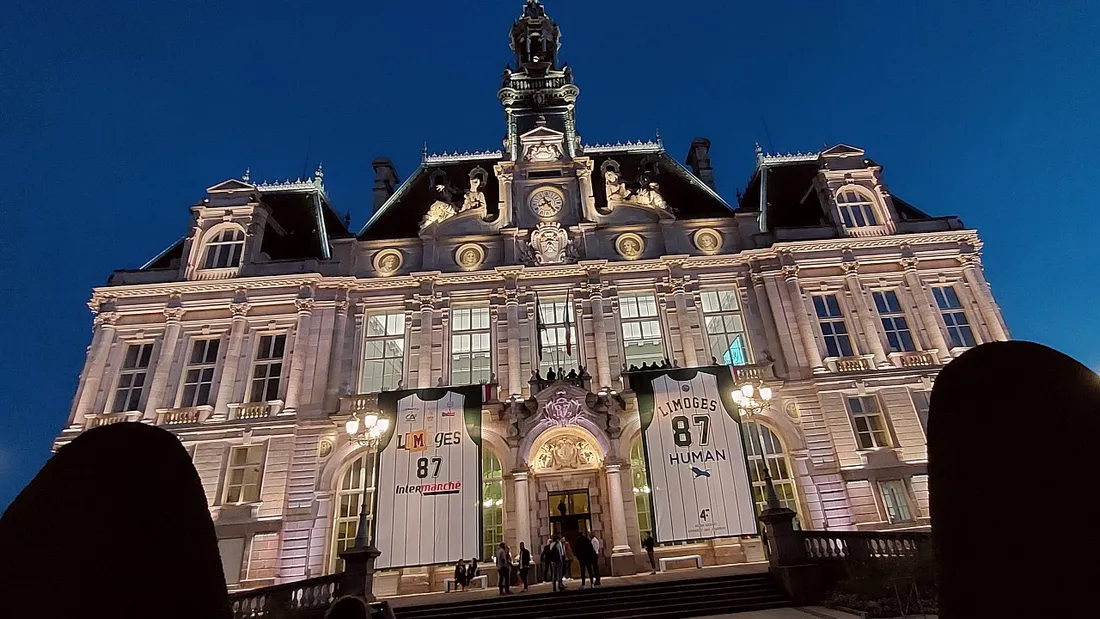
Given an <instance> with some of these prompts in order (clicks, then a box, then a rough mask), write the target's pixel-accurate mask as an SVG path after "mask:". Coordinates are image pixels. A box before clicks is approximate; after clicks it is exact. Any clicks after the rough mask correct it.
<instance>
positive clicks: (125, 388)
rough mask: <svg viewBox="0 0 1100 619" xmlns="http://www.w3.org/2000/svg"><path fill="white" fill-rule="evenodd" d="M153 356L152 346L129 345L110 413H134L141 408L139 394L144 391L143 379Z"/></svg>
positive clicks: (149, 344) (147, 344) (150, 344)
mask: <svg viewBox="0 0 1100 619" xmlns="http://www.w3.org/2000/svg"><path fill="white" fill-rule="evenodd" d="M152 356H153V344H152V342H147V343H144V344H130V345H129V346H127V347H126V357H125V358H124V359H123V360H122V370H120V371H119V373H118V385H117V386H116V387H115V399H114V402H113V403H112V405H111V412H112V413H122V412H126V411H136V410H138V408H139V407H140V406H141V394H142V392H143V391H144V390H145V378H146V375H147V374H148V372H149V360H150V359H151V358H152Z"/></svg>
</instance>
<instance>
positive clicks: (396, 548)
mask: <svg viewBox="0 0 1100 619" xmlns="http://www.w3.org/2000/svg"><path fill="white" fill-rule="evenodd" d="M379 405H380V407H381V408H382V411H383V413H384V414H386V415H387V416H389V417H390V419H392V420H393V424H392V427H393V431H392V432H390V433H389V435H388V436H387V437H385V438H384V439H383V441H384V442H383V444H382V445H380V446H379V453H378V485H377V488H378V489H377V491H376V492H375V510H374V544H375V546H376V547H377V548H378V550H379V551H381V553H382V554H381V555H380V556H379V557H378V560H377V562H376V564H375V565H376V566H377V567H378V568H379V569H388V568H399V567H413V566H418V565H433V564H437V563H454V562H456V561H458V560H459V559H462V558H468V557H474V556H478V555H480V554H481V393H480V390H479V388H478V387H476V386H475V387H455V388H451V387H444V388H439V389H416V390H410V391H393V392H383V393H382V394H381V395H380V396H379Z"/></svg>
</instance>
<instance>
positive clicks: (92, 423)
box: [84, 411, 141, 430]
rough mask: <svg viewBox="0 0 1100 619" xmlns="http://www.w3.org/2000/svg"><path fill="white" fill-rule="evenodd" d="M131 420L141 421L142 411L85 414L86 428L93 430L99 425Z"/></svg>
mask: <svg viewBox="0 0 1100 619" xmlns="http://www.w3.org/2000/svg"><path fill="white" fill-rule="evenodd" d="M129 421H141V411H126V412H122V413H100V414H91V415H85V416H84V423H85V425H84V429H85V430H91V429H92V428H98V427H99V426H109V425H111V424H112V423H125V422H129Z"/></svg>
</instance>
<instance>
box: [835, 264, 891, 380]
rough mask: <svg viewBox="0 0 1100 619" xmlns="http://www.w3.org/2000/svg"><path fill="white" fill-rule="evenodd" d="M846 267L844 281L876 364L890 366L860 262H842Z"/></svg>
mask: <svg viewBox="0 0 1100 619" xmlns="http://www.w3.org/2000/svg"><path fill="white" fill-rule="evenodd" d="M840 266H841V268H843V269H844V282H845V284H847V286H848V292H849V293H850V294H851V295H852V303H853V304H854V305H855V307H854V309H855V311H856V315H857V316H858V318H859V324H860V326H861V327H862V328H863V335H864V338H865V341H866V344H867V347H868V349H869V351H870V353H871V354H872V355H874V356H875V366H876V367H880V368H885V367H890V360H889V359H887V357H886V347H885V346H883V345H882V336H881V335H880V329H879V325H880V324H881V323H878V322H877V321H876V320H875V311H874V308H873V306H872V304H871V303H870V302H869V301H868V299H867V292H866V290H865V289H864V288H863V283H862V282H860V281H859V263H858V262H854V261H849V262H842V263H840Z"/></svg>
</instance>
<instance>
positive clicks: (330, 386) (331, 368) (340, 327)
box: [324, 291, 351, 411]
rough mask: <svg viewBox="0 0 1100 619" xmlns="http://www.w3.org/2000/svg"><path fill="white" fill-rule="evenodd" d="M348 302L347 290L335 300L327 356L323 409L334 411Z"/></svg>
mask: <svg viewBox="0 0 1100 619" xmlns="http://www.w3.org/2000/svg"><path fill="white" fill-rule="evenodd" d="M350 306H351V303H350V302H348V298H347V292H346V291H345V292H344V294H343V295H342V297H341V298H340V299H337V301H336V320H335V321H334V322H333V325H332V348H331V350H330V351H329V356H328V380H327V381H326V382H325V404H324V406H325V410H327V411H334V410H336V407H337V406H338V403H337V398H338V397H339V396H340V382H341V379H342V378H343V371H342V370H343V367H344V363H343V361H344V351H345V350H346V348H347V347H346V344H347V330H348V308H349V307H350Z"/></svg>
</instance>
